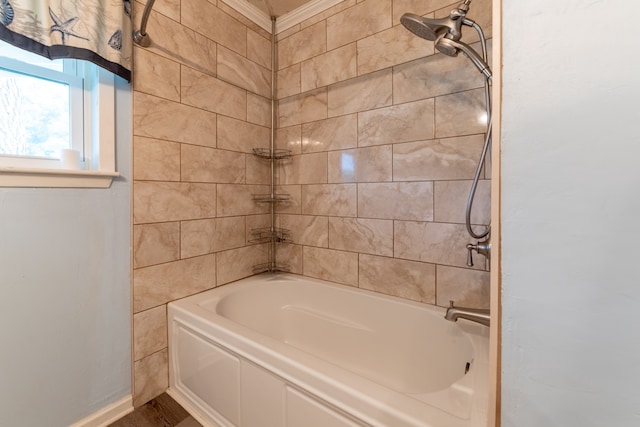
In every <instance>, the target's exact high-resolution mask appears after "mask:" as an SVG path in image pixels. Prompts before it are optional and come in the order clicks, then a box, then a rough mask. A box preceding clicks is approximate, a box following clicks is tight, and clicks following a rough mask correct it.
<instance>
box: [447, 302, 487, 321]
mask: <svg viewBox="0 0 640 427" xmlns="http://www.w3.org/2000/svg"><path fill="white" fill-rule="evenodd" d="M444 318H445V319H447V320H450V321H452V322H455V321H457V320H458V319H467V320H470V321H472V322H476V323H480V324H481V325H485V326H489V324H490V321H491V316H490V315H489V310H483V309H480V308H465V307H455V306H454V305H453V301H449V308H447V313H446V314H445V315H444Z"/></svg>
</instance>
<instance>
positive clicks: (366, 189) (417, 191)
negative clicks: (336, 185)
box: [358, 181, 434, 221]
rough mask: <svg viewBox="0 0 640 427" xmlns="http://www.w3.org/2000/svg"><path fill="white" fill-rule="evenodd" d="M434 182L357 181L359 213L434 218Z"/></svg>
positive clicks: (413, 219)
mask: <svg viewBox="0 0 640 427" xmlns="http://www.w3.org/2000/svg"><path fill="white" fill-rule="evenodd" d="M433 206H434V202H433V182H430V181H427V182H389V183H379V184H378V183H374V184H358V216H359V217H361V218H362V217H364V218H382V219H400V220H409V221H433V218H434V214H433Z"/></svg>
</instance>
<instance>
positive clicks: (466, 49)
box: [435, 35, 492, 80]
mask: <svg viewBox="0 0 640 427" xmlns="http://www.w3.org/2000/svg"><path fill="white" fill-rule="evenodd" d="M435 47H436V49H438V51H439V52H441V53H443V54H445V55H447V56H458V52H462V53H464V54H465V56H466V57H467V58H469V59H470V60H471V62H473V65H475V66H476V68H478V70H480V72H481V73H482V74H484V75H485V77H486V78H487V79H489V80H491V77H492V73H491V68H489V65H488V64H487V63H486V62H485V61H484V59H482V57H481V56H480V55H479V54H478V52H476V51H475V50H473V48H472V47H471V46H469V45H468V44H466V43H463V42H461V41H456V40H451V39H449V38H447V37H445V36H444V35H443V36H440V37H438V39H437V40H436V43H435Z"/></svg>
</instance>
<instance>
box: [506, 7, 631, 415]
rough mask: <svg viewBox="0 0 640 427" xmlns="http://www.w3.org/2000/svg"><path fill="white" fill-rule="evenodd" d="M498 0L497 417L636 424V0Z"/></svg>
mask: <svg viewBox="0 0 640 427" xmlns="http://www.w3.org/2000/svg"><path fill="white" fill-rule="evenodd" d="M502 4H503V52H504V55H503V66H504V68H503V81H504V86H503V94H504V98H503V117H502V162H501V163H502V188H503V192H502V235H503V239H502V245H503V249H502V253H503V259H502V271H503V276H502V286H503V298H502V301H503V327H502V330H503V338H502V349H503V353H502V363H503V364H502V369H503V372H502V425H503V426H508V427H511V426H514V427H515V426H517V427H528V426H532V427H533V426H536V427H537V426H542V425H544V426H563V427H564V426H621V427H624V426H637V425H640V391H639V388H638V383H639V382H640V364H638V355H639V354H640V333H638V331H637V327H638V325H639V324H640V285H639V284H640V272H639V270H638V268H637V265H638V256H639V255H640V250H638V245H637V242H638V241H639V240H640V231H639V230H640V228H639V227H638V218H639V216H638V212H639V211H640V190H639V189H638V183H639V182H640V167H639V164H640V163H639V161H638V159H639V156H640V144H639V143H640V139H639V136H638V135H639V133H638V123H640V108H638V104H637V100H638V99H639V97H640V83H639V82H640V80H639V77H638V76H640V59H639V58H638V56H637V55H636V52H637V50H638V48H639V47H640V42H639V40H640V30H639V29H638V26H637V25H627V23H626V22H625V21H624V20H621V18H622V17H633V16H638V14H640V4H638V3H637V2H635V1H631V0H629V1H623V2H615V4H613V3H612V2H579V1H569V2H563V3H562V4H559V3H558V2H556V1H553V0H543V1H537V2H520V1H514V0H508V1H503V2H502ZM606 23H609V24H606ZM607 28H608V29H607Z"/></svg>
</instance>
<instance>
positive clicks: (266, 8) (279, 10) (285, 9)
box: [247, 0, 309, 18]
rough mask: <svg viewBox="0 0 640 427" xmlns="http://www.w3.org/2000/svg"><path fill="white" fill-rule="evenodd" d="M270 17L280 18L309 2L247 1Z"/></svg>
mask: <svg viewBox="0 0 640 427" xmlns="http://www.w3.org/2000/svg"><path fill="white" fill-rule="evenodd" d="M247 1H248V2H249V3H251V4H252V5H254V6H256V7H257V8H258V9H260V10H262V11H263V12H264V13H266V14H267V15H268V16H275V17H276V18H277V17H280V16H282V15H285V14H287V13H289V12H291V11H292V10H294V9H297V8H298V7H300V6H302V5H303V4H305V3H307V2H308V1H309V0H247Z"/></svg>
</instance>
